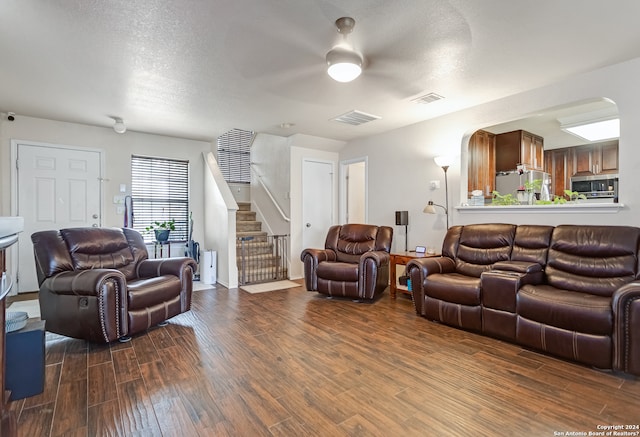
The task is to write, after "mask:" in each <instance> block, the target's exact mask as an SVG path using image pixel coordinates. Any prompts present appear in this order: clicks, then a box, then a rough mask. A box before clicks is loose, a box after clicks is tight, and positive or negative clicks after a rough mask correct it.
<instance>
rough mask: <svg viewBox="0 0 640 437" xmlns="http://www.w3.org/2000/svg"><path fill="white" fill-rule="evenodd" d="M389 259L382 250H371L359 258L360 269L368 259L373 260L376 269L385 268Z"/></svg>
mask: <svg viewBox="0 0 640 437" xmlns="http://www.w3.org/2000/svg"><path fill="white" fill-rule="evenodd" d="M390 258H391V256H390V255H389V252H386V251H384V250H371V251H369V252H365V253H363V254H362V255H361V256H360V267H362V266H363V265H364V263H365V262H367V260H369V259H370V260H373V262H374V263H375V264H376V266H377V267H381V266H386V265H388V264H389V259H390Z"/></svg>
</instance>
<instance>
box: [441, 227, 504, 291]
mask: <svg viewBox="0 0 640 437" xmlns="http://www.w3.org/2000/svg"><path fill="white" fill-rule="evenodd" d="M515 233H516V225H511V224H501V223H491V224H477V225H465V226H453V227H451V228H449V230H448V231H447V235H446V236H445V239H444V243H443V245H442V255H443V256H446V257H449V258H452V259H453V260H455V263H456V272H458V273H461V274H464V275H466V276H474V277H477V278H479V277H480V275H481V274H482V272H485V271H488V270H490V269H491V266H492V265H493V264H494V263H496V262H498V261H507V260H509V259H510V256H511V248H512V246H513V241H514V237H515Z"/></svg>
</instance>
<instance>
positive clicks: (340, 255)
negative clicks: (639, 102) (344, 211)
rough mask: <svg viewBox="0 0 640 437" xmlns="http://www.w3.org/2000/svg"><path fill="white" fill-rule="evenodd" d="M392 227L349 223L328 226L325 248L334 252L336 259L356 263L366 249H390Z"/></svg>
mask: <svg viewBox="0 0 640 437" xmlns="http://www.w3.org/2000/svg"><path fill="white" fill-rule="evenodd" d="M392 238H393V229H391V228H390V227H389V226H375V225H365V224H357V223H350V224H346V225H336V226H332V227H331V228H329V232H327V239H326V240H325V249H331V250H333V251H334V252H335V253H336V257H337V260H338V261H341V262H350V263H357V262H358V261H359V260H360V256H361V255H362V254H363V253H365V252H368V251H372V250H382V251H385V252H390V251H391V240H392Z"/></svg>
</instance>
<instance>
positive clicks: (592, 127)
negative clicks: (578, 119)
mask: <svg viewBox="0 0 640 437" xmlns="http://www.w3.org/2000/svg"><path fill="white" fill-rule="evenodd" d="M561 129H562V130H564V131H566V132H569V133H571V134H573V135H576V136H578V137H580V138H584V139H585V140H587V141H603V140H610V139H613V138H619V137H620V119H619V118H614V119H611V120H603V121H596V122H593V123H587V124H579V125H576V126H561Z"/></svg>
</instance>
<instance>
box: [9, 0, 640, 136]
mask: <svg viewBox="0 0 640 437" xmlns="http://www.w3.org/2000/svg"><path fill="white" fill-rule="evenodd" d="M341 16H351V17H353V18H355V20H356V26H355V29H354V32H353V34H352V35H351V37H352V38H351V41H352V43H353V44H354V45H355V47H356V48H357V49H358V50H359V51H361V52H362V53H363V54H364V57H365V62H366V65H365V68H364V71H363V73H362V75H361V76H360V77H359V78H358V79H356V80H355V81H354V82H351V83H347V84H343V83H337V82H334V81H333V80H331V79H330V78H329V77H328V76H327V74H326V68H325V67H326V66H325V60H324V56H325V54H326V52H327V51H328V50H329V49H330V48H331V47H332V45H333V44H334V43H335V42H336V41H337V38H338V37H339V35H338V33H337V32H336V28H335V25H334V21H335V20H336V19H337V18H339V17H341ZM638 16H640V2H638V1H637V0H619V1H616V2H604V1H602V0H562V1H558V0H553V1H551V0H539V1H535V2H533V1H506V0H501V1H499V0H483V1H478V0H450V1H445V0H397V1H389V0H352V1H349V0H342V1H338V0H322V1H321V0H228V1H227V0H222V1H220V0H217V1H213V0H209V1H205V0H192V1H186V0H177V1H173V2H167V1H163V0H155V1H151V0H136V1H131V0H57V1H45V0H2V1H1V2H0V63H1V64H0V65H1V66H0V111H2V112H8V111H12V112H15V113H16V114H18V115H28V116H34V117H42V118H49V119H54V120H62V121H70V122H75V123H84V124H90V125H97V126H111V125H112V124H113V120H112V119H111V118H110V117H121V118H123V119H124V121H125V123H126V125H127V127H128V129H129V130H132V131H140V132H149V133H157V134H163V135H172V136H178V137H185V138H194V139H203V140H212V139H214V138H215V137H217V136H218V135H220V134H222V133H224V132H225V131H227V130H229V129H231V128H242V129H251V130H256V131H258V132H265V133H272V134H277V135H284V136H288V135H291V134H293V133H304V134H309V135H316V136H321V137H327V138H333V139H338V140H350V139H353V138H357V137H361V136H367V135H372V134H377V133H380V132H384V131H388V130H391V129H394V128H398V127H401V126H405V125H408V124H412V123H415V122H418V121H421V120H425V119H428V118H432V117H435V116H438V115H442V114H445V113H448V112H452V111H456V110H460V109H463V108H466V107H470V106H474V105H477V104H480V103H483V102H486V101H490V100H494V99H497V98H501V97H505V96H507V95H511V94H513V93H517V92H521V91H524V90H527V89H531V88H535V87H539V86H542V85H545V84H548V83H551V82H553V81H557V80H559V79H562V78H565V77H568V76H570V75H573V74H577V73H580V72H585V71H589V70H592V69H595V68H599V67H602V66H605V65H609V64H613V63H618V62H621V61H624V60H628V59H632V58H635V57H638V56H640V44H638V41H640V26H638V25H637V17H638ZM430 92H435V93H437V94H440V95H442V96H444V97H445V98H444V99H442V100H440V101H437V102H435V103H432V104H429V105H420V104H416V103H413V102H411V100H412V99H414V98H416V97H419V96H421V95H423V94H427V93H430ZM354 109H355V110H359V111H363V112H365V113H369V114H374V115H377V116H380V117H381V119H380V120H376V121H373V122H370V123H367V124H363V125H360V126H350V125H344V124H340V123H337V122H335V121H330V119H331V118H334V117H336V116H338V115H341V114H344V113H346V112H348V111H350V110H354ZM282 123H290V124H293V126H292V127H290V128H282V127H280V125H281V124H282Z"/></svg>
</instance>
